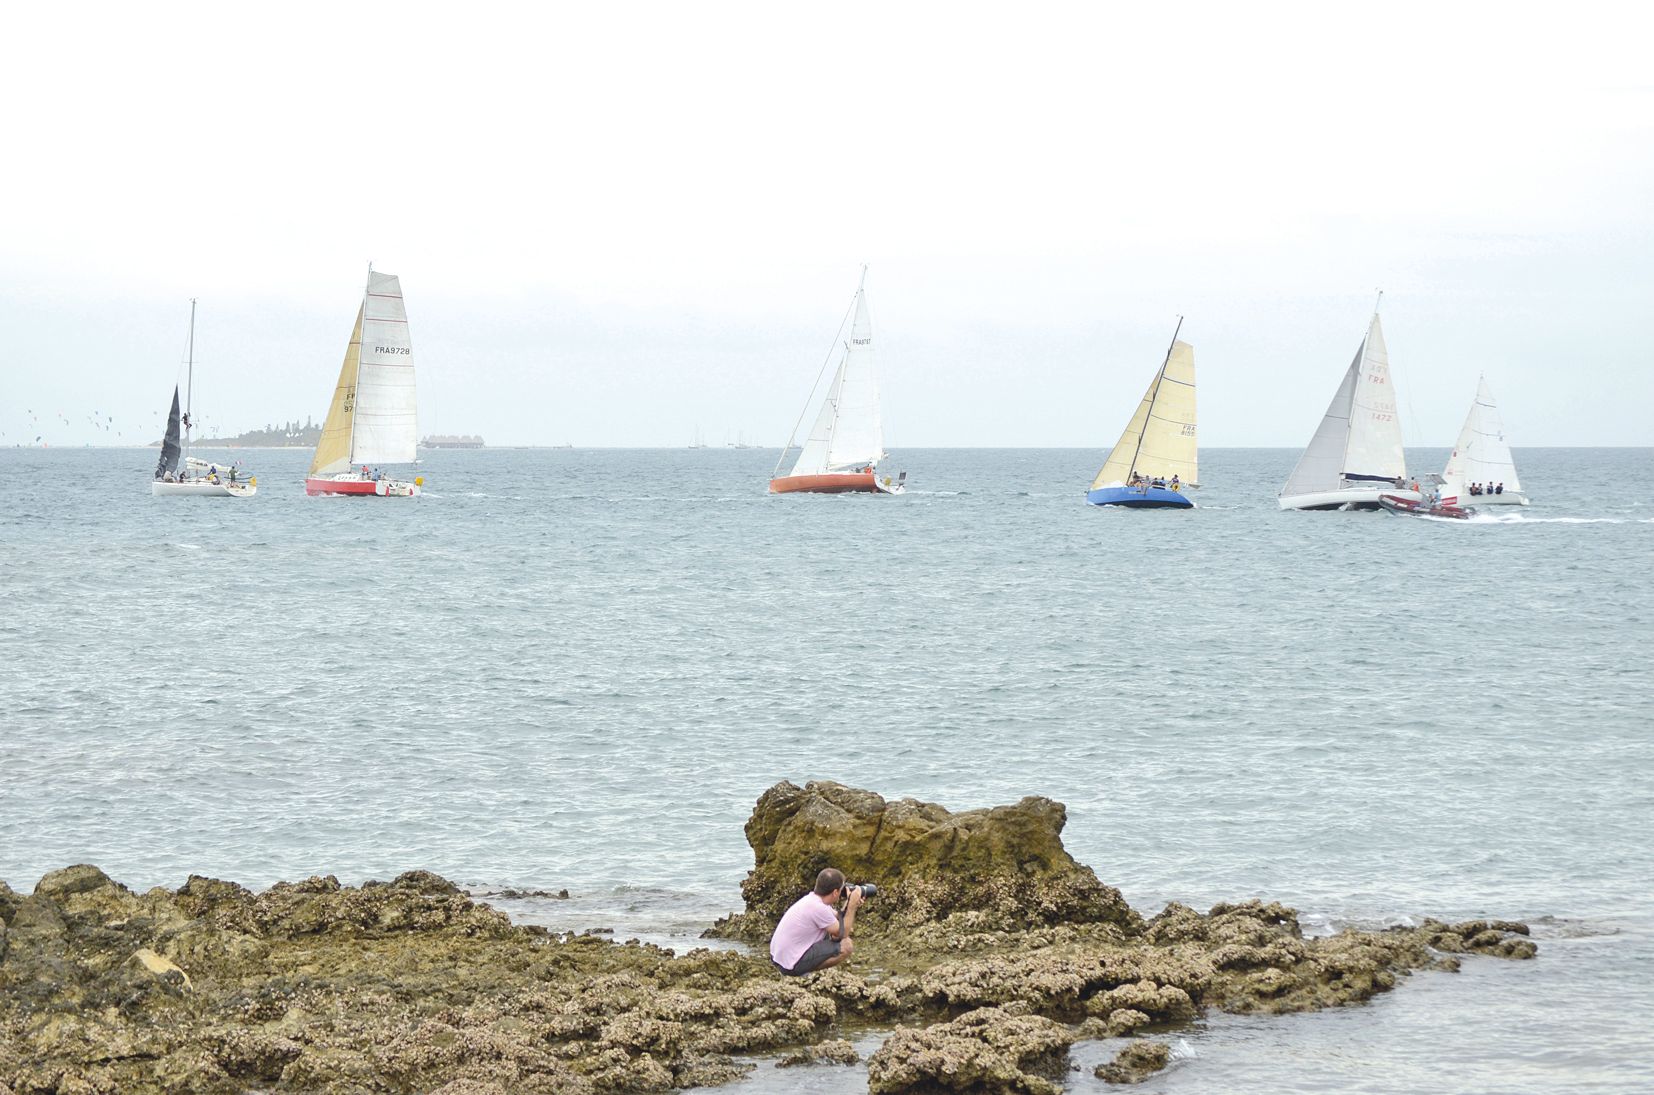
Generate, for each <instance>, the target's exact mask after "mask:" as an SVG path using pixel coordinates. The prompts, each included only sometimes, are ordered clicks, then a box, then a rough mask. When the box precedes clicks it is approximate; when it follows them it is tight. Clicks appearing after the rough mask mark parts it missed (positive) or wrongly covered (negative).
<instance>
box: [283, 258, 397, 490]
mask: <svg viewBox="0 0 1654 1095" xmlns="http://www.w3.org/2000/svg"><path fill="white" fill-rule="evenodd" d="M413 361H414V359H413V344H412V342H410V341H409V338H408V313H407V310H406V308H405V307H404V305H403V302H402V282H401V280H400V279H398V278H397V277H396V275H394V274H381V273H378V272H377V271H375V270H374V269H373V268H372V267H371V266H370V267H368V284H367V289H366V290H365V291H364V293H363V294H362V305H361V307H360V308H358V309H357V311H356V328H355V330H354V331H352V332H351V335H350V345H349V346H348V347H346V349H345V361H344V364H343V365H342V366H341V367H340V369H339V383H338V385H337V386H336V387H335V388H334V390H333V403H332V405H331V406H329V407H328V411H327V421H326V422H325V423H324V424H323V425H322V438H321V440H320V441H318V442H317V443H316V455H315V456H314V457H313V458H312V459H311V461H310V473H309V474H308V475H306V476H305V480H304V492H305V493H306V494H345V495H352V496H356V497H373V496H377V497H380V498H410V497H413V496H414V495H417V494H418V493H419V492H420V488H421V487H423V486H424V485H425V480H424V478H423V477H422V476H416V477H415V478H414V480H413V482H411V483H409V482H405V481H402V480H398V479H392V478H390V477H389V476H386V475H385V474H384V473H383V472H382V471H378V470H375V469H374V468H373V467H372V465H377V464H412V463H414V462H415V460H417V459H418V455H419V454H418V440H419V428H418V422H417V420H416V419H417V406H416V403H415V399H414V395H415V392H414V366H413ZM358 467H360V469H361V470H360V471H358V470H357V468H358Z"/></svg>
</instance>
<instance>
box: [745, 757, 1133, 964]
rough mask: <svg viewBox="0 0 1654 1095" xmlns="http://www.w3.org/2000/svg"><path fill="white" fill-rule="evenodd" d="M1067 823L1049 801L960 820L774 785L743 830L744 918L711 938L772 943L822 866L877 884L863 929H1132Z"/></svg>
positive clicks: (856, 793) (860, 795) (838, 792)
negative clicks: (953, 921) (975, 922)
mask: <svg viewBox="0 0 1654 1095" xmlns="http://www.w3.org/2000/svg"><path fill="white" fill-rule="evenodd" d="M1067 820H1068V815H1067V811H1066V810H1065V809H1064V807H1063V805H1062V803H1060V802H1053V801H1051V800H1050V799H1048V798H1039V797H1032V796H1031V797H1028V798H1024V799H1023V800H1022V801H1021V802H1018V803H1017V804H1016V805H1014V806H995V807H992V808H991V809H983V810H968V811H965V812H963V813H958V814H955V813H951V812H949V811H948V810H947V809H945V808H943V807H941V806H938V805H936V804H935V803H931V802H920V801H918V800H916V799H911V798H904V799H900V800H898V801H896V802H887V801H886V800H885V799H884V798H882V797H881V796H879V795H877V794H874V793H873V792H871V791H861V790H857V789H855V788H851V787H845V786H843V785H842V784H838V783H831V782H827V781H821V782H812V783H809V784H807V785H806V786H804V787H802V788H800V787H798V786H797V785H795V784H793V783H788V782H782V783H778V784H776V785H775V786H774V787H771V788H770V789H769V790H768V791H765V792H764V794H763V795H762V796H761V797H760V798H759V799H758V803H757V805H756V806H755V807H754V808H753V812H752V817H751V819H750V820H748V822H747V825H746V836H747V843H748V844H750V845H751V846H752V851H753V859H754V866H753V869H752V873H751V874H749V875H748V876H747V878H746V881H744V882H743V883H742V884H741V896H742V897H743V898H744V899H745V901H746V911H745V912H744V913H742V914H740V915H737V916H734V917H731V918H729V919H728V920H725V921H723V922H721V923H720V926H719V929H718V930H719V931H720V932H722V933H723V934H728V935H731V936H735V937H737V938H746V939H751V940H755V941H756V940H759V939H763V938H767V937H768V935H769V933H770V931H771V930H772V929H773V928H774V925H775V922H776V921H777V920H779V919H780V917H781V914H782V913H783V912H785V911H786V909H787V906H789V905H791V904H792V903H793V902H794V901H796V900H797V899H798V897H799V895H800V894H803V893H805V892H806V891H808V890H809V889H810V887H811V886H813V885H814V884H815V878H816V874H817V873H818V872H819V871H821V869H822V868H824V867H837V868H838V869H839V870H841V871H843V872H844V873H845V876H846V877H847V878H848V879H849V880H850V881H851V882H873V883H876V884H877V885H878V887H879V894H878V896H877V897H875V898H873V899H872V900H870V901H869V902H868V903H867V904H866V905H864V906H863V907H862V912H861V913H860V917H861V919H862V921H863V922H864V923H866V922H872V923H886V924H889V925H892V926H896V927H913V926H915V925H919V924H923V923H926V922H932V921H936V920H940V919H943V918H945V917H947V916H948V915H950V914H951V913H954V912H957V911H960V910H966V909H969V910H974V911H977V912H980V913H982V914H985V915H986V917H987V918H988V921H989V923H991V924H992V925H993V926H995V927H997V928H1000V929H1010V930H1021V929H1026V928H1029V927H1033V926H1038V925H1042V924H1054V923H1070V924H1077V923H1111V924H1116V925H1119V926H1121V927H1124V928H1128V929H1131V930H1135V929H1136V928H1137V927H1138V926H1139V925H1140V921H1139V919H1138V917H1137V914H1136V913H1134V912H1133V911H1132V910H1131V908H1130V907H1129V906H1127V904H1126V903H1125V900H1124V899H1123V898H1122V897H1121V896H1120V892H1119V891H1118V890H1116V889H1114V888H1113V887H1111V886H1105V885H1104V884H1103V883H1102V882H1100V881H1098V879H1097V876H1096V875H1095V874H1094V873H1092V871H1091V869H1090V868H1089V867H1086V866H1084V865H1082V864H1080V863H1076V862H1075V861H1074V859H1073V857H1072V856H1070V855H1069V854H1068V852H1067V851H1065V850H1064V849H1063V845H1062V830H1063V826H1064V824H1065V823H1066V822H1067Z"/></svg>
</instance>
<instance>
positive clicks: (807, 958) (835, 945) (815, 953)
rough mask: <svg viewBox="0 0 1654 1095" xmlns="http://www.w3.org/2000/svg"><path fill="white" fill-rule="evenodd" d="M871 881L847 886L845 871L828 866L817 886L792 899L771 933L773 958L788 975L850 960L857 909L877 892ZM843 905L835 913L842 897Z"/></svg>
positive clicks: (817, 878)
mask: <svg viewBox="0 0 1654 1095" xmlns="http://www.w3.org/2000/svg"><path fill="white" fill-rule="evenodd" d="M878 892H879V890H878V887H877V886H873V885H871V884H868V885H862V886H846V885H845V884H844V874H843V872H841V871H836V870H834V869H833V868H832V867H828V868H827V869H826V870H824V871H822V872H821V873H820V874H818V875H816V888H815V889H814V890H813V891H811V892H810V893H807V894H805V895H804V896H803V897H801V898H799V899H798V900H797V901H794V902H793V903H792V907H791V908H789V909H788V910H787V911H786V912H785V913H783V914H781V922H780V923H779V924H777V925H776V926H775V934H774V935H772V936H770V961H771V962H774V963H775V968H776V969H778V970H780V971H781V972H782V973H784V974H786V975H787V976H789V977H802V976H804V975H805V974H806V973H813V972H814V971H816V970H824V969H826V968H827V967H829V966H836V965H839V964H840V963H842V962H845V961H848V960H849V958H850V952H851V951H853V950H855V944H853V943H851V942H850V933H851V932H852V931H854V930H855V927H856V910H857V909H859V908H861V903H862V902H863V901H865V900H866V899H867V898H869V897H872V896H873V895H874V894H876V893H878ZM840 898H844V899H845V901H844V909H843V910H842V911H840V912H837V913H835V912H834V911H833V910H834V908H835V906H837V905H838V903H839V899H840Z"/></svg>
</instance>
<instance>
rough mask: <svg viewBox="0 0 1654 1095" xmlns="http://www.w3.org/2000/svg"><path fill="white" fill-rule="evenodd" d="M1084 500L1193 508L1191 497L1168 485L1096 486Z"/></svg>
mask: <svg viewBox="0 0 1654 1095" xmlns="http://www.w3.org/2000/svg"><path fill="white" fill-rule="evenodd" d="M1085 500H1086V501H1087V502H1090V503H1091V504H1092V505H1094V506H1126V507H1128V508H1130V509H1194V508H1195V504H1194V501H1193V499H1191V498H1189V497H1188V496H1186V495H1185V494H1184V493H1183V492H1182V491H1175V490H1172V489H1170V488H1168V487H1126V486H1120V487H1098V488H1097V489H1096V490H1091V491H1087V492H1086V495H1085Z"/></svg>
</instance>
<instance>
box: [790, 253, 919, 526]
mask: <svg viewBox="0 0 1654 1095" xmlns="http://www.w3.org/2000/svg"><path fill="white" fill-rule="evenodd" d="M866 285H867V267H865V266H864V267H862V271H861V281H860V282H859V283H858V284H857V285H856V296H855V299H854V300H852V301H851V303H850V316H851V317H853V318H852V320H851V323H850V337H849V338H848V339H846V340H845V342H844V352H843V354H842V356H840V358H839V365H838V371H837V372H835V373H834V374H833V382H832V384H831V386H829V387H828V389H827V398H826V399H824V400H822V403H821V411H820V412H819V413H818V414H817V415H816V420H815V425H814V426H812V427H811V428H810V436H809V438H808V439H807V440H806V441H805V442H804V447H803V448H802V449H800V450H799V453H798V460H797V461H796V462H794V464H793V467H792V470H791V471H790V472H788V473H787V474H786V475H782V474H781V465H782V464H784V463H786V461H787V454H788V453H789V452H791V451H792V448H793V443H794V442H795V441H796V440H797V438H798V424H801V423H802V422H803V420H804V416H803V413H801V414H800V415H799V423H796V424H794V426H793V433H792V436H791V437H788V438H787V445H786V447H785V448H783V449H782V450H781V459H780V460H777V461H776V462H775V471H774V473H772V475H771V477H770V493H771V494H901V493H902V492H903V490H904V485H905V483H906V480H907V473H906V472H902V473H901V475H899V476H897V477H896V478H895V479H894V480H892V479H891V477H890V476H889V475H883V476H881V475H880V474H879V470H878V466H879V461H881V460H883V459H885V457H886V456H888V455H889V454H888V453H886V452H885V451H884V425H883V423H882V422H881V421H880V418H879V377H878V371H877V370H876V368H875V367H874V358H873V320H872V318H871V317H870V316H869V315H868V314H867V292H866ZM847 318H849V317H847ZM840 330H841V331H842V330H843V328H842V327H841V328H840ZM827 360H828V361H831V360H832V355H831V354H829V355H828V358H827ZM826 368H827V363H826V362H825V361H824V362H822V371H823V372H825V371H826ZM820 383H821V376H820V375H819V374H818V375H817V376H816V384H817V385H819V384H820ZM814 397H815V387H812V388H811V389H810V398H811V399H813V398H814ZM809 409H810V401H809V400H806V401H805V403H804V411H805V412H808V411H809Z"/></svg>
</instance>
